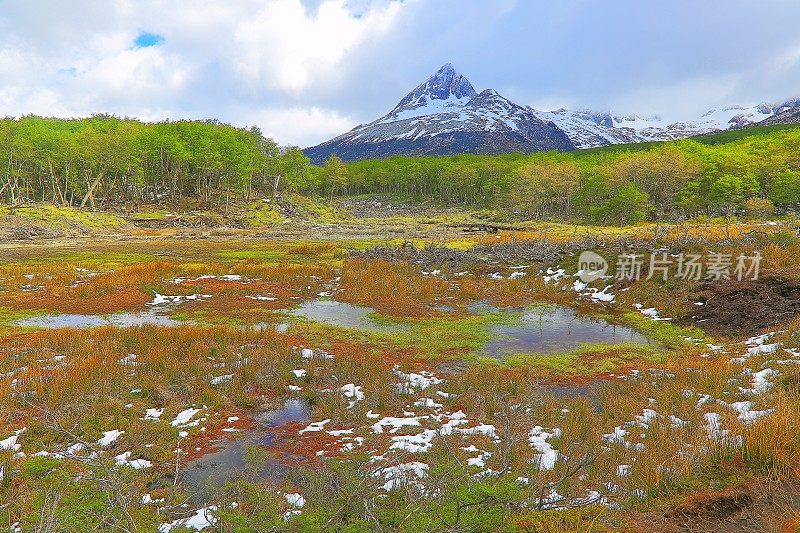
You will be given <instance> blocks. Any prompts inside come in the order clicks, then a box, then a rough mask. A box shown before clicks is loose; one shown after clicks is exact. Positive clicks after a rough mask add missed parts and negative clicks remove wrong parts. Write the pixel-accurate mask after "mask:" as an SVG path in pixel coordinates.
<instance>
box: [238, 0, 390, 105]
mask: <svg viewBox="0 0 800 533" xmlns="http://www.w3.org/2000/svg"><path fill="white" fill-rule="evenodd" d="M400 6H401V4H400V3H399V2H391V3H389V4H386V5H385V6H382V7H376V8H373V9H370V10H369V11H367V12H366V13H365V14H362V15H359V16H355V15H354V14H353V13H352V12H351V11H350V10H349V9H348V7H347V4H346V3H345V2H344V1H343V0H329V1H326V2H323V3H322V4H321V5H320V6H319V8H318V10H317V12H316V14H311V13H309V10H308V9H306V7H305V6H304V5H303V4H302V3H301V2H300V0H277V1H275V2H271V3H270V4H268V5H266V6H265V7H264V8H263V9H261V10H259V11H258V12H257V13H256V14H255V15H253V16H252V17H251V18H249V19H248V20H245V21H243V22H242V23H241V24H240V25H239V26H238V27H237V30H236V33H235V36H234V40H235V43H236V54H235V58H234V61H235V68H236V70H237V72H239V73H240V74H241V76H242V77H243V78H244V79H246V80H248V81H249V82H251V83H252V84H254V85H255V86H256V87H260V86H265V87H268V88H272V89H279V90H283V91H287V92H290V93H298V92H300V91H301V90H303V89H305V88H307V87H309V85H311V84H312V83H315V82H317V83H318V82H320V81H325V80H327V81H330V80H332V79H335V78H336V75H337V71H338V70H339V69H340V68H341V62H342V60H343V59H344V58H345V55H346V54H347V52H349V51H351V50H353V48H354V47H356V46H359V45H362V44H364V43H365V42H368V41H369V40H370V39H371V38H374V37H377V36H380V35H381V34H383V33H385V32H386V31H387V30H388V29H389V28H390V27H391V25H392V21H393V20H394V19H395V17H396V15H397V13H398V12H399V10H400Z"/></svg>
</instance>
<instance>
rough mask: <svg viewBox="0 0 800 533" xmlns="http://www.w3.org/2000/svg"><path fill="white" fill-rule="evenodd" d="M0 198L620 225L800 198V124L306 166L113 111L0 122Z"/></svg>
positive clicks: (273, 147) (237, 138)
mask: <svg viewBox="0 0 800 533" xmlns="http://www.w3.org/2000/svg"><path fill="white" fill-rule="evenodd" d="M0 144H1V145H2V146H1V147H0V153H2V155H3V157H4V163H5V164H4V165H3V166H4V167H5V168H3V169H2V170H0V172H2V178H0V180H2V181H0V198H2V202H4V203H6V204H8V205H11V206H16V205H24V204H30V203H52V204H54V205H57V206H66V205H70V206H74V207H81V208H89V209H108V208H114V207H120V206H133V207H135V206H136V205H139V204H144V203H164V204H168V203H170V202H174V203H177V202H178V201H179V200H181V199H187V198H189V199H194V200H196V201H197V202H200V203H203V204H206V205H210V206H221V205H225V204H227V203H230V202H235V201H238V200H241V199H251V198H254V197H264V196H269V195H271V196H276V195H279V194H283V193H286V192H292V193H299V194H304V195H318V196H323V197H326V198H331V199H332V198H334V197H340V196H352V195H365V194H388V195H397V196H402V197H405V198H408V199H411V200H425V201H429V202H434V203H440V204H445V205H463V206H465V207H470V208H482V209H484V208H485V209H497V210H502V211H503V212H506V213H510V214H512V215H513V216H515V217H518V218H525V219H544V220H580V221H583V222H589V223H602V224H628V223H633V222H637V221H641V220H680V219H683V218H688V217H692V216H696V215H700V214H705V215H722V216H727V217H731V216H734V215H740V214H749V215H751V216H754V217H759V218H764V217H769V216H772V215H773V214H775V213H784V212H786V211H791V210H793V209H794V208H795V207H796V206H797V204H798V203H800V126H779V127H766V128H750V129H745V130H738V131H729V132H724V133H720V134H714V135H708V136H704V137H696V138H693V139H684V140H678V141H672V142H664V143H644V144H635V145H617V146H611V147H605V148H596V149H589V150H579V151H574V152H568V153H556V152H546V153H535V154H527V155H526V154H509V155H503V156H477V155H459V156H444V157H442V156H439V157H393V158H390V159H385V160H367V161H360V162H356V163H350V164H345V163H343V162H342V161H341V160H340V159H338V158H337V157H335V156H333V157H331V159H329V160H328V161H327V162H326V163H325V164H324V165H323V166H320V167H317V166H313V165H311V164H310V161H309V159H308V157H306V156H305V154H304V153H303V151H302V150H301V149H300V148H297V147H281V146H279V145H278V144H277V143H276V142H275V141H274V140H272V139H269V138H266V137H265V136H264V135H263V134H262V133H261V131H260V130H259V129H258V128H257V127H251V128H249V129H243V128H236V127H233V126H230V125H227V124H222V123H220V122H218V121H215V120H208V121H185V120H182V121H175V122H159V123H144V122H140V121H138V120H132V119H124V118H118V117H114V116H109V115H95V116H92V117H90V118H85V119H54V118H41V117H37V116H25V117H21V118H18V119H14V118H6V119H2V120H0Z"/></svg>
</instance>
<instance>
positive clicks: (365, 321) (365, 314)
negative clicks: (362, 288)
mask: <svg viewBox="0 0 800 533" xmlns="http://www.w3.org/2000/svg"><path fill="white" fill-rule="evenodd" d="M373 312H374V311H373V310H372V309H371V308H369V307H362V306H358V305H351V304H347V303H343V302H337V301H335V300H312V301H309V302H303V304H302V305H300V307H297V308H295V309H292V310H291V311H289V314H290V315H292V316H297V317H303V318H306V319H308V320H313V321H314V322H322V323H323V324H329V325H331V326H338V327H342V328H353V329H360V330H363V331H375V332H382V333H392V332H397V331H407V330H408V329H409V327H408V326H407V325H405V324H391V323H380V322H376V321H375V320H373V319H372V318H371V317H370V316H369V315H370V313H373Z"/></svg>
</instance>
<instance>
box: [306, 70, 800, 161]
mask: <svg viewBox="0 0 800 533" xmlns="http://www.w3.org/2000/svg"><path fill="white" fill-rule="evenodd" d="M798 112H800V98H795V99H792V100H787V101H786V102H783V103H780V104H760V105H757V106H752V107H742V106H729V107H720V108H715V109H711V110H710V111H708V112H706V113H704V114H703V115H702V116H700V117H691V118H688V119H684V120H675V119H666V118H663V117H661V116H658V115H652V116H643V115H638V114H632V115H622V114H612V113H610V112H595V111H568V110H566V109H558V110H556V111H537V110H535V109H533V108H531V107H527V106H526V107H523V106H520V105H518V104H515V103H514V102H512V101H510V100H508V99H507V98H504V97H503V96H501V95H499V94H498V93H497V92H496V91H494V90H492V89H486V90H484V91H482V92H480V93H478V92H476V91H475V89H474V88H473V86H472V84H471V83H470V82H469V80H467V79H466V78H465V77H464V76H462V75H461V74H459V73H458V72H457V71H456V70H455V69H454V68H453V66H452V65H450V64H449V63H448V64H446V65H444V66H442V67H441V68H440V69H439V70H438V71H436V73H434V74H433V75H432V76H431V77H430V78H428V79H427V80H425V81H424V82H423V83H421V84H419V85H418V86H417V87H416V88H414V90H412V91H411V92H410V93H408V94H407V95H406V96H405V97H404V98H403V99H402V100H400V102H399V103H398V104H397V105H396V106H395V107H394V109H392V110H391V111H390V112H389V113H387V114H386V115H384V116H382V117H380V118H378V119H377V120H374V121H372V122H369V123H367V124H362V125H360V126H357V127H356V128H353V129H352V130H351V131H349V132H347V133H345V134H343V135H340V136H338V137H336V138H334V139H331V140H329V141H327V142H325V143H322V144H320V145H318V146H314V147H311V148H306V150H305V152H306V154H307V155H308V156H309V157H310V158H311V160H312V161H313V162H314V163H315V164H320V163H323V162H324V161H325V160H326V159H327V158H328V157H330V155H332V154H337V155H338V156H339V157H341V158H342V159H343V160H345V161H355V160H359V159H367V158H380V157H390V156H393V155H446V154H461V153H475V154H502V153H508V152H526V153H527V152H535V151H542V150H571V149H573V148H591V147H595V146H607V145H610V144H620V143H635V142H645V141H668V140H673V139H681V138H685V137H691V136H694V135H702V134H705V133H711V132H714V131H720V130H727V129H731V128H741V127H745V126H748V125H753V124H757V123H760V122H762V121H764V120H767V119H771V117H775V118H774V119H772V120H768V121H767V122H766V123H767V124H769V123H772V122H775V123H781V122H783V123H785V122H790V121H791V120H797V113H798ZM778 117H780V118H778Z"/></svg>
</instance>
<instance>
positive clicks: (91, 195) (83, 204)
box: [81, 170, 106, 209]
mask: <svg viewBox="0 0 800 533" xmlns="http://www.w3.org/2000/svg"><path fill="white" fill-rule="evenodd" d="M105 174H106V172H105V170H101V171H100V173H99V174H98V175H97V178H96V179H95V180H94V183H92V185H91V186H90V187H89V190H88V191H86V196H84V197H83V200H81V209H83V208H84V207H86V202H91V205H92V207H94V190H95V189H96V188H97V186H98V185H100V182H101V181H102V180H103V176H105Z"/></svg>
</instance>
